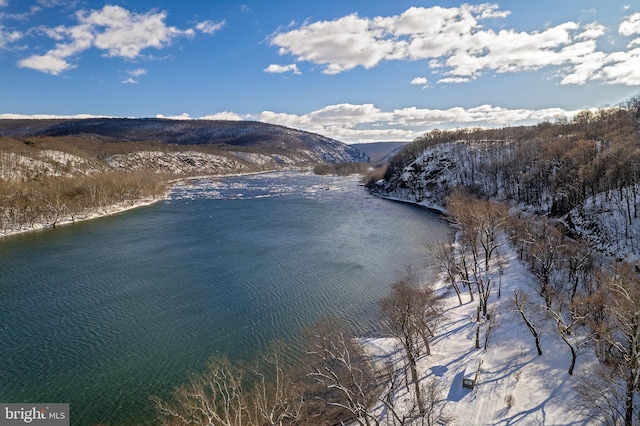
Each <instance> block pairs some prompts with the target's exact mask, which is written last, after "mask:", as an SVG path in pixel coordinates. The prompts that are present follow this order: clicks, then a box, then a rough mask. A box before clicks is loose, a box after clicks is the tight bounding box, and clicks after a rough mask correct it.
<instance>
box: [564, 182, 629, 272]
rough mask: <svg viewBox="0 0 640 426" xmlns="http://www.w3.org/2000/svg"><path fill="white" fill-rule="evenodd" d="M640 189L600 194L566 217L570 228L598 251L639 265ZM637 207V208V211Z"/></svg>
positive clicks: (625, 189)
mask: <svg viewBox="0 0 640 426" xmlns="http://www.w3.org/2000/svg"><path fill="white" fill-rule="evenodd" d="M638 193H640V185H636V186H635V187H627V188H623V190H621V191H615V192H612V193H602V194H598V195H597V196H596V197H591V198H589V199H588V200H587V202H585V203H584V204H583V205H581V206H579V207H577V208H575V209H573V210H571V211H570V212H569V213H568V214H567V215H566V216H565V217H564V219H563V220H564V222H565V223H566V224H567V226H568V227H569V228H570V229H572V230H573V231H574V232H576V233H577V234H578V235H580V237H581V238H583V239H585V240H587V241H589V243H590V244H592V245H593V246H594V247H595V248H596V249H597V250H599V251H601V252H603V253H606V254H608V255H610V256H614V257H616V258H618V259H622V260H625V261H627V262H630V263H638V262H640V220H639V219H638V214H637V205H638V204H637V203H634V202H630V203H627V201H628V200H635V199H636V198H637V194H638ZM634 206H635V207H634Z"/></svg>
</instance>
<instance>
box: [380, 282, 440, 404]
mask: <svg viewBox="0 0 640 426" xmlns="http://www.w3.org/2000/svg"><path fill="white" fill-rule="evenodd" d="M380 316H381V320H382V323H383V324H384V326H385V327H386V328H387V329H388V330H389V331H390V332H391V334H393V335H394V336H395V337H397V338H398V339H399V340H400V342H401V344H402V346H403V348H404V351H405V354H406V356H407V362H408V365H409V370H410V372H411V381H412V383H413V384H414V392H415V395H416V401H417V403H418V410H419V412H420V415H424V414H425V405H424V401H423V399H422V396H421V388H420V383H419V380H420V378H419V375H418V370H417V362H418V358H419V357H420V355H421V353H422V351H421V349H422V346H424V349H425V352H426V354H427V355H430V354H431V346H430V344H429V338H430V337H432V336H433V335H434V328H435V326H436V325H437V323H438V321H439V320H440V319H441V316H442V304H441V300H440V298H439V297H438V296H437V295H436V294H435V292H434V291H433V289H431V288H430V287H429V286H424V287H418V286H417V285H416V284H415V283H414V282H412V279H411V277H403V278H401V279H400V280H398V281H396V282H395V283H394V284H393V286H392V288H391V293H390V294H389V295H388V296H387V297H385V298H384V299H383V300H382V301H381V302H380ZM420 343H422V345H421V344H420Z"/></svg>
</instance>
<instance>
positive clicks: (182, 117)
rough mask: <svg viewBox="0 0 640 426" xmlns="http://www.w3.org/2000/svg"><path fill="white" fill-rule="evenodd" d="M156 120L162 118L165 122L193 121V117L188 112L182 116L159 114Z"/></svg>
mask: <svg viewBox="0 0 640 426" xmlns="http://www.w3.org/2000/svg"><path fill="white" fill-rule="evenodd" d="M156 118H161V119H165V120H193V119H192V118H191V116H190V115H189V114H188V113H186V112H183V113H182V114H180V115H162V114H157V115H156Z"/></svg>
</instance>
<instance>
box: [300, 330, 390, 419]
mask: <svg viewBox="0 0 640 426" xmlns="http://www.w3.org/2000/svg"><path fill="white" fill-rule="evenodd" d="M310 333H311V346H310V348H309V351H308V353H309V355H310V356H311V365H312V371H311V372H310V373H309V374H308V377H310V378H312V379H313V380H315V381H316V382H317V383H318V384H320V385H321V387H322V389H323V390H321V391H319V392H314V395H313V398H314V399H317V400H321V401H322V402H323V403H324V404H326V405H327V406H329V407H334V408H338V409H341V410H344V411H345V412H347V413H348V414H349V416H350V418H349V419H344V418H343V419H341V421H344V420H354V421H357V422H358V424H359V425H362V426H371V425H378V424H379V421H378V419H377V417H376V415H375V414H374V413H373V412H372V410H371V408H370V407H371V405H372V403H373V401H375V394H376V392H377V391H376V381H375V376H374V370H373V367H372V365H371V364H370V361H369V359H368V358H367V357H366V355H365V354H364V352H363V351H362V349H361V348H360V347H359V346H358V344H357V343H356V342H354V340H353V338H352V337H351V336H350V334H349V333H347V332H345V331H344V329H343V327H342V326H341V325H340V324H338V322H336V321H335V320H331V319H326V320H324V321H321V322H320V323H318V324H316V325H314V326H313V327H312V330H311V331H310Z"/></svg>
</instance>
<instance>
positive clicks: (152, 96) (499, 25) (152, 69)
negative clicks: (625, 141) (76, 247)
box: [0, 0, 640, 143]
mask: <svg viewBox="0 0 640 426" xmlns="http://www.w3.org/2000/svg"><path fill="white" fill-rule="evenodd" d="M638 92H640V5H637V4H632V3H631V2H629V1H615V0H613V1H610V0H607V1H590V0H563V1H560V2H559V1H555V0H554V1H550V0H539V1H535V2H533V1H515V0H509V1H503V2H496V3H482V2H468V3H460V2H450V1H405V0H393V1H389V0H324V1H316V0H309V1H306V0H305V1H284V0H270V1H257V0H256V1H249V0H247V1H244V2H236V1H225V0H209V1H204V0H203V1H196V0H181V1H168V0H153V1H151V0H135V1H134V0H114V1H112V2H97V1H92V0H86V1H83V0H34V1H26V0H0V117H5V118H6V117H22V116H37V117H41V116H109V117H170V118H182V119H197V118H207V119H219V118H223V119H242V120H259V121H265V122H270V123H275V124H282V125H286V126H290V127H295V128H300V129H305V130H310V131H314V132H318V133H321V134H324V135H327V136H330V137H333V138H336V139H338V140H342V141H344V142H348V143H352V142H368V141H382V140H412V139H414V138H415V137H416V136H418V135H420V134H422V133H424V132H425V131H428V130H430V129H433V128H440V129H443V128H456V127H477V126H505V125H518V124H529V123H533V122H538V121H541V120H551V121H553V120H555V119H557V118H558V117H560V116H566V117H568V118H571V117H572V115H573V114H575V113H576V112H577V111H579V110H582V109H586V108H598V107H603V106H607V105H616V104H617V103H619V102H621V101H624V100H625V99H628V98H629V97H630V96H632V95H635V94H637V93H638Z"/></svg>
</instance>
